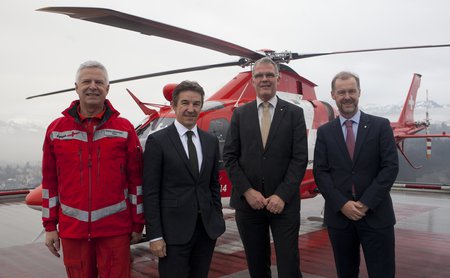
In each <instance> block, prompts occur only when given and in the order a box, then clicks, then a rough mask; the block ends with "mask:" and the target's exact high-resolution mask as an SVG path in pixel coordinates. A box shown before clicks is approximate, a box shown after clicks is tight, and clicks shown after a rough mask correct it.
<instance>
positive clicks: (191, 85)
mask: <svg viewBox="0 0 450 278" xmlns="http://www.w3.org/2000/svg"><path fill="white" fill-rule="evenodd" d="M203 98H204V91H203V88H202V87H201V86H200V85H199V84H198V83H197V82H192V81H183V82H181V83H180V84H179V85H177V86H176V87H175V89H174V91H173V103H172V108H173V110H174V111H175V114H176V119H175V122H174V124H172V125H170V126H168V127H167V128H165V129H162V130H160V131H158V132H155V133H153V134H151V135H149V137H148V138H147V143H146V144H145V152H144V170H143V171H144V175H143V177H144V184H143V189H144V213H145V220H146V231H147V237H149V239H150V251H151V252H152V253H153V254H154V255H155V256H158V257H159V275H160V277H162V278H164V277H167V278H173V277H177V278H179V277H192V278H203V277H204V278H206V277H207V276H208V271H209V267H210V264H211V258H212V254H213V251H214V246H215V243H216V239H217V238H218V237H219V236H220V235H221V234H222V233H223V232H224V231H225V221H224V220H223V214H222V204H221V201H220V185H219V180H218V167H219V166H218V161H219V143H218V140H217V138H216V137H214V136H213V135H210V134H208V133H206V132H204V131H202V130H201V129H199V128H197V118H198V115H199V113H200V110H201V108H202V106H203Z"/></svg>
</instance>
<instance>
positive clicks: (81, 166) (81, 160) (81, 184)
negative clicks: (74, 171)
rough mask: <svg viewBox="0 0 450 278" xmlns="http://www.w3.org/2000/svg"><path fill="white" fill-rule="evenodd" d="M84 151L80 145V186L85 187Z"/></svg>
mask: <svg viewBox="0 0 450 278" xmlns="http://www.w3.org/2000/svg"><path fill="white" fill-rule="evenodd" d="M82 155H83V149H82V146H81V144H80V145H78V160H79V161H80V186H81V187H83V157H82Z"/></svg>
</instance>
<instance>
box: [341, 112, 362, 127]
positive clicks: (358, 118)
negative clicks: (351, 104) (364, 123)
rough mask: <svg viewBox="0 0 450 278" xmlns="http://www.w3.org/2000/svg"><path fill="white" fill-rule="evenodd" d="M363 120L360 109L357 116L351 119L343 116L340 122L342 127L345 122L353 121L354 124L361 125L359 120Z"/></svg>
mask: <svg viewBox="0 0 450 278" xmlns="http://www.w3.org/2000/svg"><path fill="white" fill-rule="evenodd" d="M360 119H361V111H360V110H359V109H358V111H357V112H356V114H355V115H353V117H351V118H350V119H347V118H344V117H342V116H341V115H339V120H340V121H341V126H342V125H344V122H345V121H346V120H352V121H353V122H354V123H356V124H359V120H360Z"/></svg>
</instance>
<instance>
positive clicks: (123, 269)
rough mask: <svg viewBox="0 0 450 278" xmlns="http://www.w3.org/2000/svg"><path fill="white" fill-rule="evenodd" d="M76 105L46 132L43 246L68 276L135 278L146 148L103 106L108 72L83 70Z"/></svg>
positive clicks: (98, 67) (91, 66) (95, 66)
mask: <svg viewBox="0 0 450 278" xmlns="http://www.w3.org/2000/svg"><path fill="white" fill-rule="evenodd" d="M75 89H76V92H77V94H78V96H79V100H76V101H73V102H72V104H71V105H70V107H69V108H67V109H66V110H64V111H63V112H62V114H63V117H60V118H58V119H56V120H55V121H53V122H52V123H51V124H50V125H49V127H48V129H47V132H46V135H45V141H44V147H43V151H44V154H43V160H42V175H43V180H42V189H43V190H42V197H43V202H42V220H43V225H44V228H45V231H46V236H45V245H46V246H47V247H48V249H49V250H50V252H52V253H53V254H54V255H55V256H57V257H59V250H60V240H61V244H62V250H63V254H64V256H63V257H64V265H65V267H66V271H67V275H68V276H69V277H98V276H99V277H120V278H123V277H130V243H136V242H138V241H139V240H140V239H141V233H142V229H143V226H144V217H143V205H142V180H141V179H142V149H141V146H140V143H139V140H138V137H137V135H136V133H135V131H134V128H133V125H132V124H131V123H130V122H129V121H128V120H126V119H124V118H121V117H119V112H118V111H117V110H115V109H114V107H113V106H112V105H111V103H110V102H109V101H108V100H107V99H106V96H107V94H108V90H109V80H108V73H107V71H106V68H105V67H104V66H103V65H102V64H100V63H98V62H95V61H87V62H85V63H83V64H81V65H80V67H79V69H78V71H77V74H76V81H75Z"/></svg>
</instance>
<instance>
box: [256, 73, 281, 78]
mask: <svg viewBox="0 0 450 278" xmlns="http://www.w3.org/2000/svg"><path fill="white" fill-rule="evenodd" d="M264 77H266V78H267V79H272V78H275V77H278V74H275V73H273V72H258V73H255V74H254V75H253V78H254V79H263V78H264Z"/></svg>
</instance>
